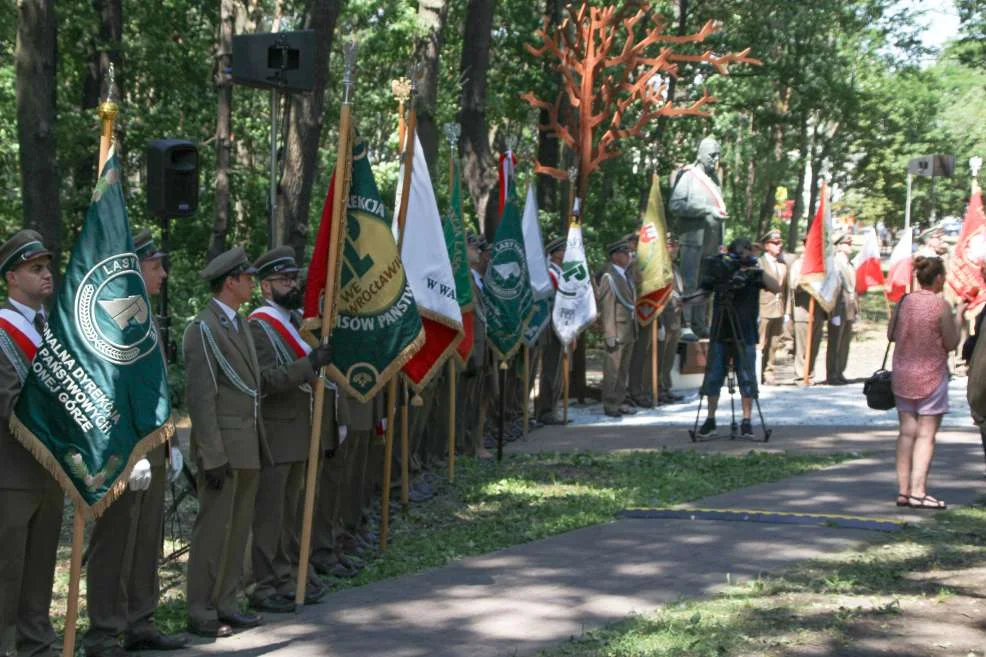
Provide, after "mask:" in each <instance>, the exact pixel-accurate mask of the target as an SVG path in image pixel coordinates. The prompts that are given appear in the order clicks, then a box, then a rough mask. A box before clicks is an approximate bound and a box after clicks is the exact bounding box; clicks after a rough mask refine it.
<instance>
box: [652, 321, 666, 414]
mask: <svg viewBox="0 0 986 657" xmlns="http://www.w3.org/2000/svg"><path fill="white" fill-rule="evenodd" d="M666 337H667V336H665V339H666ZM658 367H659V365H658V354H657V317H654V319H652V320H651V322H650V390H651V394H652V395H654V398H653V399H651V405H650V407H651V408H657V397H658V393H660V390H659V389H658V383H657V372H658Z"/></svg>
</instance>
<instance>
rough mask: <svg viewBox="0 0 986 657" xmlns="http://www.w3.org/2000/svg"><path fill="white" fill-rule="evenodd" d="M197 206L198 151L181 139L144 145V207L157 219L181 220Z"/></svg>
mask: <svg viewBox="0 0 986 657" xmlns="http://www.w3.org/2000/svg"><path fill="white" fill-rule="evenodd" d="M198 206H199V149H198V148H196V146H195V144H193V143H192V142H190V141H185V140H183V139H157V140H155V141H152V142H150V143H149V144H148V145H147V207H148V208H149V209H150V211H151V214H153V215H154V216H156V217H161V218H164V217H168V218H181V217H190V216H192V215H193V214H195V210H196V209H197V208H198Z"/></svg>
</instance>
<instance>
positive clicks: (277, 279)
mask: <svg viewBox="0 0 986 657" xmlns="http://www.w3.org/2000/svg"><path fill="white" fill-rule="evenodd" d="M267 282H269V283H286V284H287V285H297V284H298V277H297V276H271V277H270V278H268V279H267Z"/></svg>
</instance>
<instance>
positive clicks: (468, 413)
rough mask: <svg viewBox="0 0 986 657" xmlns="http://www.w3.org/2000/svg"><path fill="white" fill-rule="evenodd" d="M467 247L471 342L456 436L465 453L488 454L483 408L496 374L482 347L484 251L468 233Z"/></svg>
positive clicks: (479, 241) (478, 240)
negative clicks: (470, 304)
mask: <svg viewBox="0 0 986 657" xmlns="http://www.w3.org/2000/svg"><path fill="white" fill-rule="evenodd" d="M467 246H468V253H469V274H470V275H471V276H472V298H473V314H474V321H473V345H472V355H471V356H470V357H469V362H468V363H466V368H465V370H464V371H463V373H462V377H463V379H465V385H464V387H465V392H464V394H463V407H464V408H463V412H462V413H460V415H461V416H462V419H463V425H464V429H465V430H464V431H461V432H459V434H458V435H460V436H462V448H463V451H464V452H465V453H466V454H469V455H474V454H475V455H479V456H481V457H488V456H490V453H489V452H488V451H487V449H486V447H485V446H484V445H483V431H484V425H485V423H486V409H487V408H488V401H489V397H490V396H491V392H492V391H493V387H492V384H493V383H495V382H496V373H495V372H494V371H493V366H492V363H491V359H490V357H489V349H488V348H487V346H486V312H485V304H484V302H483V295H482V288H483V272H484V271H485V261H484V257H483V252H484V251H485V247H486V240H484V239H483V238H482V237H479V236H477V235H475V234H473V233H469V235H468V238H467Z"/></svg>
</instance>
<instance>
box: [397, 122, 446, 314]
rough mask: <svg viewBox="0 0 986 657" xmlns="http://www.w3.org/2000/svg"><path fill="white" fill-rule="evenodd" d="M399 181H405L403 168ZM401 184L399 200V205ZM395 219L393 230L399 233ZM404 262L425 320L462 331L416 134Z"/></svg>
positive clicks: (439, 219) (442, 236)
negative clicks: (431, 320)
mask: <svg viewBox="0 0 986 657" xmlns="http://www.w3.org/2000/svg"><path fill="white" fill-rule="evenodd" d="M397 179H398V181H403V180H404V167H403V166H401V170H400V173H399V174H398V176H397ZM400 194H401V189H400V184H398V189H397V200H398V204H399V203H400ZM396 224H397V222H396V217H395V222H394V229H395V231H396ZM401 260H402V261H403V263H404V271H405V272H406V273H407V282H408V284H409V285H410V286H411V292H412V293H413V294H414V301H415V303H417V304H418V311H419V312H420V313H421V315H422V317H427V318H428V319H433V320H435V321H438V322H441V323H442V324H445V325H446V326H450V327H453V328H454V327H458V328H460V329H461V328H462V311H461V310H460V309H459V302H458V300H457V299H456V296H455V277H454V276H453V275H452V263H451V262H450V261H449V256H448V249H447V248H446V247H445V233H444V232H443V231H442V216H441V215H440V214H439V212H438V202H437V201H436V200H435V190H434V188H433V187H432V186H431V176H430V175H429V173H428V163H427V162H426V161H425V154H424V149H422V148H421V141H420V140H419V139H418V135H417V133H415V135H414V163H413V166H412V169H411V190H410V193H409V194H408V201H407V214H406V218H405V220H404V244H403V245H402V247H401Z"/></svg>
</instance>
